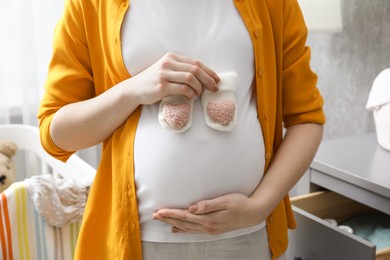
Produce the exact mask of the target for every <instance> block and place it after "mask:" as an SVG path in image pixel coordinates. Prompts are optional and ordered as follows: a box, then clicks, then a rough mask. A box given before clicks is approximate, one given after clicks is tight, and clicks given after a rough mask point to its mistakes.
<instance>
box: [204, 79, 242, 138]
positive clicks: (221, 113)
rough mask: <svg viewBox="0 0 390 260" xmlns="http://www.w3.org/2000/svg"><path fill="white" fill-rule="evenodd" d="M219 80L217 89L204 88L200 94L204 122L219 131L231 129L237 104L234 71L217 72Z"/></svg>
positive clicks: (236, 82)
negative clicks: (212, 90)
mask: <svg viewBox="0 0 390 260" xmlns="http://www.w3.org/2000/svg"><path fill="white" fill-rule="evenodd" d="M218 76H219V78H220V79H221V81H220V82H219V83H218V87H219V90H218V91H217V92H211V91H209V90H204V91H203V93H202V96H201V102H202V107H203V115H204V119H205V121H206V124H207V125H208V126H209V127H211V128H213V129H216V130H219V131H232V130H233V128H234V126H235V125H236V121H237V120H236V119H237V104H236V96H235V95H236V90H237V85H238V75H237V73H235V72H225V73H220V74H218Z"/></svg>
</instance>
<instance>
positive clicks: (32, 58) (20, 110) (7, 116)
mask: <svg viewBox="0 0 390 260" xmlns="http://www.w3.org/2000/svg"><path fill="white" fill-rule="evenodd" d="M62 9H63V1H62V0H12V1H0V123H24V124H30V125H37V119H36V112H37V108H38V104H39V101H40V99H41V97H42V93H43V85H44V82H45V78H46V75H47V67H48V63H49V60H50V56H51V41H52V40H51V39H52V36H53V30H54V27H55V25H56V23H57V21H58V19H59V18H60V16H61V13H62Z"/></svg>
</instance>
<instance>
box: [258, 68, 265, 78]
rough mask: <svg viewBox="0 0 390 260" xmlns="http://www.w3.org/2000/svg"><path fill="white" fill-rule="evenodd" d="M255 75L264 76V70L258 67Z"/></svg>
mask: <svg viewBox="0 0 390 260" xmlns="http://www.w3.org/2000/svg"><path fill="white" fill-rule="evenodd" d="M257 75H258V76H259V77H260V78H261V77H263V76H264V70H262V69H259V70H258V71H257Z"/></svg>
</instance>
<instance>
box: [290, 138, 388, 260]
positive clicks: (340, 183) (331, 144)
mask: <svg viewBox="0 0 390 260" xmlns="http://www.w3.org/2000/svg"><path fill="white" fill-rule="evenodd" d="M308 174H309V179H310V186H311V187H310V190H311V193H309V194H307V195H303V196H300V197H295V198H292V202H293V205H294V206H293V207H294V214H295V217H296V220H297V225H298V228H297V229H296V230H293V231H290V245H289V249H288V252H287V259H294V258H295V257H300V258H301V259H308V260H315V259H319V260H321V259H324V260H325V259H326V260H328V259H332V260H338V259H339V260H349V259H351V260H374V259H377V260H379V259H381V260H384V259H387V260H389V259H390V247H388V248H384V249H382V250H376V246H375V245H373V244H372V243H370V242H368V241H367V240H364V239H362V238H360V237H358V236H357V235H354V234H350V233H348V232H346V231H345V230H342V229H340V228H338V227H337V226H334V225H332V224H330V223H329V222H327V221H325V220H324V219H326V218H333V219H336V220H338V221H343V220H346V219H348V218H350V217H352V216H357V215H361V214H364V213H372V212H377V213H378V212H380V213H381V214H386V215H390V152H389V151H387V150H385V149H383V148H382V147H380V146H379V145H378V144H377V141H376V136H375V134H367V135H360V136H354V137H348V138H341V139H335V140H330V141H324V142H323V143H322V144H321V146H320V148H319V150H318V152H317V155H316V157H315V159H314V161H313V163H312V165H311V167H310V170H309V172H308Z"/></svg>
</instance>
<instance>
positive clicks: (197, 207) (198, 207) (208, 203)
mask: <svg viewBox="0 0 390 260" xmlns="http://www.w3.org/2000/svg"><path fill="white" fill-rule="evenodd" d="M225 209H227V200H226V198H224V197H218V198H215V199H211V200H202V201H198V202H196V203H194V204H192V205H191V206H190V207H189V208H188V211H189V212H190V213H192V214H198V215H199V214H207V213H210V212H214V211H220V210H225Z"/></svg>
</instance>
